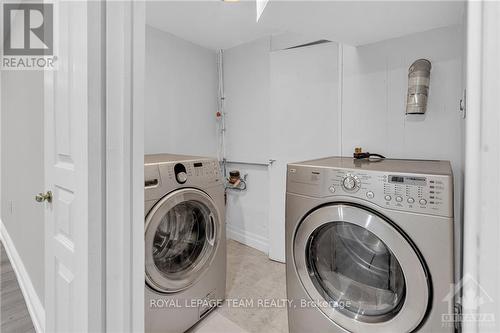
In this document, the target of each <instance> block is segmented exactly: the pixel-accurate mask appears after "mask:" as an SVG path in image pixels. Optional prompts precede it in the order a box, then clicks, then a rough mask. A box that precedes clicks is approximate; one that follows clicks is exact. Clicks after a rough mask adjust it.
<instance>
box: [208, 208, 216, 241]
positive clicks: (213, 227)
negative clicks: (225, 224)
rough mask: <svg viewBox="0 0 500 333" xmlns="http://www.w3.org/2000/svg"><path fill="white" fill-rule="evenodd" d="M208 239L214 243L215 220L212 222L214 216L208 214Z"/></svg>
mask: <svg viewBox="0 0 500 333" xmlns="http://www.w3.org/2000/svg"><path fill="white" fill-rule="evenodd" d="M208 239H209V241H210V243H211V244H213V243H214V240H215V222H214V216H213V215H212V214H210V235H209V238H208Z"/></svg>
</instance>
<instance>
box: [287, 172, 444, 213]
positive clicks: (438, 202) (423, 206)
mask: <svg viewBox="0 0 500 333" xmlns="http://www.w3.org/2000/svg"><path fill="white" fill-rule="evenodd" d="M287 177H288V184H287V191H289V192H292V193H297V194H303V195H309V196H314V197H327V196H332V197H333V196H350V197H356V198H360V199H363V200H367V201H370V202H372V203H374V204H376V205H378V206H380V207H384V208H389V209H395V210H402V211H408V212H415V213H424V214H432V215H440V216H446V217H451V216H453V179H452V177H451V175H433V174H411V173H402V172H384V171H375V170H362V169H361V170H360V169H344V168H324V167H312V166H298V167H295V166H293V165H291V166H289V167H288V175H287Z"/></svg>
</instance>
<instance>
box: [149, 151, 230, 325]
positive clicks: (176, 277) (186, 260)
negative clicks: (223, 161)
mask: <svg viewBox="0 0 500 333" xmlns="http://www.w3.org/2000/svg"><path fill="white" fill-rule="evenodd" d="M144 180H145V225H144V226H145V231H144V235H145V264H146V267H145V331H146V332H164V333H182V332H185V331H186V330H188V329H189V328H190V327H191V326H193V325H194V324H196V323H197V322H198V321H199V320H200V319H202V318H203V317H204V316H206V315H207V314H208V313H209V312H210V310H212V309H214V308H215V307H216V306H217V305H218V304H219V303H220V302H222V300H223V299H224V296H225V288H226V231H225V229H226V228H225V219H224V215H225V207H224V206H225V203H224V187H223V181H222V178H221V174H220V167H219V163H218V161H217V160H215V159H212V158H204V157H194V156H182V155H169V154H159V155H146V156H145V160H144Z"/></svg>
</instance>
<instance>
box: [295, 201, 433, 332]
mask: <svg viewBox="0 0 500 333" xmlns="http://www.w3.org/2000/svg"><path fill="white" fill-rule="evenodd" d="M293 244H294V245H293V246H294V249H293V252H294V262H295V267H296V270H297V273H298V275H299V278H300V280H301V283H302V285H303V286H304V288H305V290H306V291H307V293H308V294H309V296H310V297H311V299H312V300H313V301H314V304H315V305H316V306H317V307H318V309H319V310H321V311H322V312H323V313H324V314H325V315H326V316H328V317H329V318H330V319H331V320H332V321H334V322H335V323H336V324H338V325H340V326H342V327H343V328H344V329H347V330H349V331H352V332H371V331H376V330H377V331H380V330H381V329H382V330H383V332H410V331H412V330H413V329H415V328H416V327H417V326H418V325H419V324H420V322H421V321H422V319H423V318H424V316H425V314H426V311H427V308H428V303H429V295H430V293H429V282H428V275H427V271H426V268H425V266H424V265H423V263H422V262H421V260H420V258H419V255H418V254H417V252H416V250H415V249H414V247H413V246H412V245H411V243H410V241H409V240H408V239H407V238H406V237H405V236H404V235H402V233H401V232H400V231H398V230H397V229H396V228H394V227H393V226H392V224H391V223H390V222H389V221H388V220H385V219H384V218H382V217H380V216H379V215H377V214H374V213H372V212H371V211H370V210H367V209H363V208H362V207H359V206H354V205H348V204H332V205H329V206H324V207H321V208H319V209H317V210H315V211H313V212H312V213H311V214H310V215H308V216H307V217H306V218H305V219H304V220H303V221H302V222H301V223H300V225H299V227H298V228H297V230H296V234H295V239H294V242H293Z"/></svg>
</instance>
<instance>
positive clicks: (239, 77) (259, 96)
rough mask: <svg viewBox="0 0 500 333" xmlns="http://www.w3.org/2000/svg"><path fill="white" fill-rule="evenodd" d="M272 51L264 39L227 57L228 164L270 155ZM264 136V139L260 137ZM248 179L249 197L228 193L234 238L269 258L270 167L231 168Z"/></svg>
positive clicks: (230, 232) (229, 229)
mask: <svg viewBox="0 0 500 333" xmlns="http://www.w3.org/2000/svg"><path fill="white" fill-rule="evenodd" d="M269 47H270V38H261V39H258V40H256V41H254V42H251V43H247V44H243V45H241V46H238V47H234V48H232V49H229V50H225V51H224V87H225V92H224V96H225V103H224V104H225V114H226V158H227V159H228V160H229V161H239V162H256V163H265V162H267V160H268V159H269V158H270V155H269V149H268V145H269V135H268V133H269V122H268V118H269V75H270V74H269ZM257 133H258V134H257ZM227 169H228V172H229V171H230V170H232V169H239V170H240V171H241V173H242V175H243V174H247V175H248V188H247V190H246V191H244V192H236V191H231V190H229V191H228V193H227V198H228V199H227V207H226V218H227V232H228V237H230V238H232V239H236V240H238V241H240V242H242V243H244V244H247V245H249V246H252V247H254V248H256V249H259V250H261V251H262V252H265V253H267V252H268V247H269V241H268V239H269V237H268V233H269V231H268V219H269V215H268V212H269V193H268V187H269V175H268V171H267V167H266V166H257V165H255V166H249V165H242V164H233V163H230V164H228V166H227Z"/></svg>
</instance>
